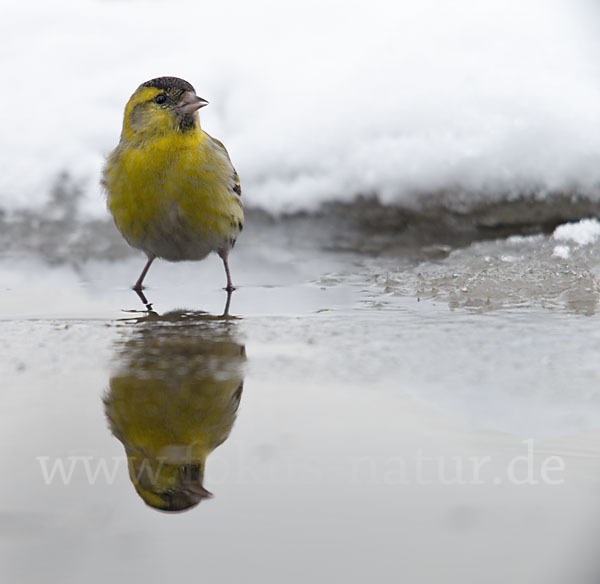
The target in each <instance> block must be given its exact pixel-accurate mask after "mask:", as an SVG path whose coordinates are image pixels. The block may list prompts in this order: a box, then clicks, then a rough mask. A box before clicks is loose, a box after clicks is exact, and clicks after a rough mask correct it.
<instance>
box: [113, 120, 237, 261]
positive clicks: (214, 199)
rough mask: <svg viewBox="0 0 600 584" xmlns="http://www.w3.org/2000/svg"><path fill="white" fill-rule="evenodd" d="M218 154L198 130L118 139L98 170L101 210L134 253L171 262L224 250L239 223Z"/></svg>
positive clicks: (229, 178) (226, 165) (227, 165)
mask: <svg viewBox="0 0 600 584" xmlns="http://www.w3.org/2000/svg"><path fill="white" fill-rule="evenodd" d="M234 177H235V170H234V169H233V167H232V165H231V162H230V161H229V157H228V155H227V153H226V151H225V150H224V149H223V148H221V147H220V146H219V145H218V144H217V143H216V142H215V141H213V139H212V138H211V137H210V136H208V135H207V134H206V133H205V132H203V131H202V130H201V129H200V128H198V129H197V130H196V131H193V132H189V133H178V134H174V133H166V134H164V135H161V136H157V137H154V138H153V139H151V140H147V141H144V142H142V143H139V144H131V143H128V142H126V141H125V142H124V141H122V142H121V143H120V144H119V146H117V148H116V149H115V150H114V151H113V152H112V154H111V155H110V157H109V159H108V162H107V164H106V167H105V170H104V177H103V184H104V186H105V188H106V191H107V193H108V201H107V202H108V207H109V209H110V211H111V213H112V215H113V217H114V219H115V223H116V225H117V227H118V229H119V230H120V231H121V233H122V234H123V236H124V237H125V239H126V240H127V241H128V242H129V243H130V244H131V245H132V246H134V247H137V248H140V249H143V250H144V251H146V252H147V253H150V254H153V255H155V256H157V257H163V258H165V259H169V260H173V261H177V260H183V259H201V258H202V257H204V256H206V255H207V254H208V253H209V252H211V251H221V249H228V247H231V244H232V243H231V242H232V241H235V238H236V236H237V234H238V233H239V230H240V228H241V224H242V222H243V210H242V205H241V202H240V200H239V197H238V196H237V194H236V193H235V192H234V191H233V190H232V189H233V186H234Z"/></svg>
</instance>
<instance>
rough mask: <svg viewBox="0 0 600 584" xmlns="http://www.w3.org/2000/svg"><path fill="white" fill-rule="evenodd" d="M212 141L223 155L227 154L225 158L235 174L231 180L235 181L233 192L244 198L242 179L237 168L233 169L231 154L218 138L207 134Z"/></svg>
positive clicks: (232, 187)
mask: <svg viewBox="0 0 600 584" xmlns="http://www.w3.org/2000/svg"><path fill="white" fill-rule="evenodd" d="M206 135H207V136H208V137H209V138H210V139H211V140H212V142H213V143H214V144H215V145H216V146H217V147H218V148H219V149H220V150H222V151H223V153H224V154H225V156H226V157H227V160H229V164H231V170H232V172H233V174H232V176H231V178H232V180H233V185H232V186H231V190H232V191H233V192H234V193H235V194H236V195H237V196H238V197H241V196H242V185H241V184H240V177H239V175H238V173H237V171H236V170H235V168H234V167H233V164H232V163H231V158H230V157H229V152H227V148H225V145H224V144H223V142H221V141H220V140H217V139H216V138H213V137H212V136H211V135H210V134H206Z"/></svg>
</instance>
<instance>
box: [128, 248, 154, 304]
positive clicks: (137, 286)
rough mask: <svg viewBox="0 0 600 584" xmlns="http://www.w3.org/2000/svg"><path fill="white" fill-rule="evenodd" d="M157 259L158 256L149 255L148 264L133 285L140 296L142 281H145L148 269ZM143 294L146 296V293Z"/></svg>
mask: <svg viewBox="0 0 600 584" xmlns="http://www.w3.org/2000/svg"><path fill="white" fill-rule="evenodd" d="M155 259H156V256H149V257H148V261H147V262H146V265H145V266H144V269H143V270H142V273H141V274H140V277H139V278H138V281H137V282H136V283H135V284H134V286H133V289H134V290H135V291H136V292H137V293H138V296H140V294H141V292H142V282H143V281H144V278H145V277H146V274H147V273H148V270H149V269H150V266H151V265H152V262H153V261H154V260H155ZM141 296H144V295H143V294H142V295H141Z"/></svg>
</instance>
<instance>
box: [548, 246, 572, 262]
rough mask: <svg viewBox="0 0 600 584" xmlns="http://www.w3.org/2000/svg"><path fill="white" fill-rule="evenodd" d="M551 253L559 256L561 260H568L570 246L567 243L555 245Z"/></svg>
mask: <svg viewBox="0 0 600 584" xmlns="http://www.w3.org/2000/svg"><path fill="white" fill-rule="evenodd" d="M552 255H553V256H554V257H557V258H560V259H561V260H568V259H569V256H570V255H571V248H570V247H569V246H568V245H556V246H555V247H554V250H553V252H552Z"/></svg>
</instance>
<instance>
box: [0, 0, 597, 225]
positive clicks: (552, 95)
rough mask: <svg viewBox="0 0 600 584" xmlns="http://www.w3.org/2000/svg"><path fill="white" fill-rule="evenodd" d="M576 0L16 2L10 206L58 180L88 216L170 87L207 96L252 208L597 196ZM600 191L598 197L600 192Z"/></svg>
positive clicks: (0, 204) (591, 111)
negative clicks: (441, 196) (167, 83)
mask: <svg viewBox="0 0 600 584" xmlns="http://www.w3.org/2000/svg"><path fill="white" fill-rule="evenodd" d="M589 6H593V2H591V3H589V5H588V4H587V3H586V2H585V1H584V0H486V1H485V2H481V1H480V0H454V1H452V2H450V1H447V0H419V1H418V2H416V1H414V0H397V1H396V2H389V1H386V0H372V1H371V2H363V1H360V2H359V1H352V0H351V1H347V2H342V1H337V0H303V1H302V2H294V3H290V2H280V3H276V2H269V1H267V0H256V1H254V2H243V1H242V0H237V1H227V0H221V1H219V2H198V1H197V0H193V1H192V0H171V1H169V2H167V1H166V0H154V1H150V2H141V1H135V0H131V1H124V0H111V1H109V0H104V1H101V0H79V1H78V2H72V1H68V0H55V1H53V2H45V1H43V0H23V1H22V2H18V3H17V2H11V3H9V2H4V3H2V6H1V7H0V39H1V40H0V48H1V49H2V50H1V51H0V63H1V65H2V71H3V80H4V83H3V88H2V107H0V127H2V134H1V135H2V141H1V142H0V156H1V157H2V161H3V164H2V173H0V209H8V210H11V209H15V208H18V207H23V206H26V207H30V206H37V205H39V204H41V203H42V202H43V201H45V200H46V199H47V197H48V192H49V190H50V188H51V186H52V184H53V183H54V181H55V180H56V177H57V175H58V174H59V173H60V172H62V171H67V172H69V174H70V175H71V176H72V177H73V178H74V179H75V180H76V181H77V182H79V183H80V184H81V185H82V188H83V189H84V191H85V193H86V199H85V201H86V206H85V211H86V212H88V213H90V214H92V215H102V214H104V213H105V210H104V201H103V197H102V193H101V191H100V188H99V186H98V177H99V172H100V168H101V166H102V163H103V160H104V157H105V155H106V154H107V153H108V152H109V151H110V150H111V149H112V148H113V147H114V146H115V145H116V143H117V141H118V136H119V133H120V125H121V115H122V110H123V107H124V104H125V102H126V101H127V99H128V98H129V96H130V94H131V93H132V92H133V90H134V89H135V88H136V87H137V86H138V85H139V84H140V83H141V82H143V81H145V80H147V79H150V78H152V77H156V76H160V75H177V76H180V77H183V78H185V79H187V80H188V81H190V82H192V83H193V84H194V85H195V87H196V89H197V90H198V93H199V95H201V96H202V97H204V98H206V99H208V100H209V102H210V106H209V107H207V108H205V109H203V110H202V112H201V113H202V123H203V127H204V128H205V129H206V130H207V131H208V132H209V133H211V134H213V135H215V136H216V137H218V138H220V139H221V140H223V142H224V143H225V144H226V145H227V147H228V149H229V151H230V154H231V156H232V159H233V161H234V164H235V165H236V167H237V169H238V171H239V173H240V175H241V177H242V185H243V189H244V196H245V199H246V201H247V203H248V204H252V205H261V206H264V207H267V208H269V209H271V210H273V211H283V210H294V209H311V208H315V207H316V206H318V204H320V203H321V202H323V201H325V200H328V199H334V198H336V199H342V200H349V199H351V198H352V197H354V196H355V195H356V194H357V193H378V194H379V195H380V196H381V197H382V199H383V200H384V201H386V202H402V203H406V204H414V205H418V203H419V200H420V196H421V195H422V194H423V193H428V192H432V191H437V190H440V189H454V188H458V189H459V190H460V189H462V190H463V191H464V194H463V195H462V196H463V197H465V200H464V201H462V203H463V204H464V205H466V206H468V205H470V204H472V203H473V202H475V199H476V198H484V199H489V198H494V197H499V196H500V197H514V196H518V194H519V193H521V192H522V191H523V190H527V189H530V188H532V187H534V188H539V189H540V193H542V194H541V195H540V196H543V193H544V192H547V191H550V190H556V189H564V190H566V191H567V192H571V191H573V190H576V191H579V192H582V193H584V194H592V195H594V194H595V193H596V190H597V185H598V184H600V106H599V104H600V82H599V81H598V80H599V79H600V76H599V75H598V67H597V59H596V58H595V56H596V54H597V50H598V43H597V41H596V40H595V39H596V38H598V34H597V30H594V25H593V23H594V22H597V21H600V18H598V19H596V20H595V19H594V13H593V12H591V11H592V10H593V8H590V7H589ZM594 196H595V195H594Z"/></svg>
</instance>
